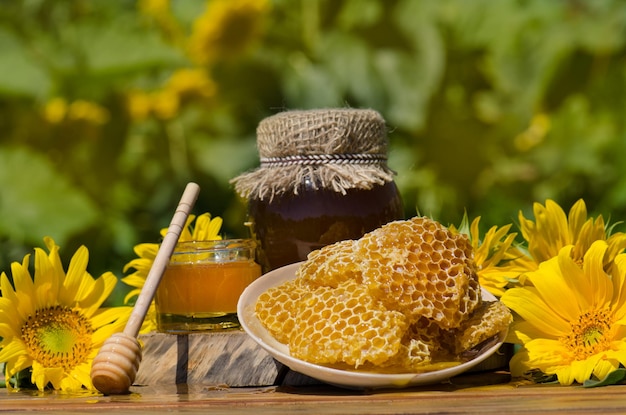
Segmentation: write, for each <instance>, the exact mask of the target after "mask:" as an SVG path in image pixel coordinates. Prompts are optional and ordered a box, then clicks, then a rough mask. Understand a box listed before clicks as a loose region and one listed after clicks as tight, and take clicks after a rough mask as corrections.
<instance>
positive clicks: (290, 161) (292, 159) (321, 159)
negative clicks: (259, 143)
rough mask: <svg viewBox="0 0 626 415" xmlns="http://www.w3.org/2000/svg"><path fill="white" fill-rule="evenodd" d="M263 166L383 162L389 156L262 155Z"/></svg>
mask: <svg viewBox="0 0 626 415" xmlns="http://www.w3.org/2000/svg"><path fill="white" fill-rule="evenodd" d="M260 161H261V166H262V167H285V166H295V165H298V166H316V165H323V164H381V163H386V162H387V156H385V155H381V154H309V155H301V154H298V155H293V156H283V157H261V158H260Z"/></svg>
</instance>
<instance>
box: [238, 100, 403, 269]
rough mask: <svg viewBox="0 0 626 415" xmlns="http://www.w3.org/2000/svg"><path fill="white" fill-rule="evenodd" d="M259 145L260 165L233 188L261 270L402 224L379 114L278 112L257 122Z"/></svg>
mask: <svg viewBox="0 0 626 415" xmlns="http://www.w3.org/2000/svg"><path fill="white" fill-rule="evenodd" d="M257 145H258V148H259V155H260V159H261V166H260V167H259V168H258V169H256V170H254V171H252V172H248V173H244V174H242V175H240V176H239V177H237V178H235V179H233V183H234V184H235V188H236V190H237V191H238V193H239V194H240V195H241V196H243V197H245V198H247V200H248V216H249V222H250V229H251V232H252V237H253V238H254V239H255V240H256V241H257V262H258V263H259V264H261V267H262V268H263V271H264V272H268V271H271V270H273V269H276V268H279V267H281V266H284V265H287V264H291V263H294V262H298V261H303V260H305V259H306V258H307V255H308V254H309V253H310V252H311V251H313V250H315V249H319V248H321V247H323V246H325V245H329V244H332V243H334V242H337V241H341V240H345V239H358V238H360V237H361V236H363V234H365V233H367V232H369V231H371V230H373V229H376V228H378V227H380V226H382V225H384V224H385V223H388V222H390V221H393V220H399V219H404V212H403V205H402V200H401V197H400V194H399V192H398V189H397V187H396V185H395V183H394V181H393V176H394V172H393V171H392V170H390V169H389V168H388V167H387V146H388V139H387V130H386V125H385V122H384V120H383V118H382V117H381V115H380V114H379V113H378V112H376V111H373V110H359V109H324V110H308V111H287V112H282V113H279V114H276V115H274V116H272V117H269V118H266V119H264V120H262V121H261V123H260V124H259V126H258V128H257Z"/></svg>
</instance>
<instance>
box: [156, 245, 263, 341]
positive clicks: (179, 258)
mask: <svg viewBox="0 0 626 415" xmlns="http://www.w3.org/2000/svg"><path fill="white" fill-rule="evenodd" d="M255 246H256V244H255V242H254V241H252V240H250V239H225V240H213V241H193V242H179V243H178V244H177V245H176V248H175V250H174V253H173V254H172V257H171V259H170V262H169V264H168V266H167V268H166V270H165V273H164V274H163V277H162V279H161V282H160V283H159V287H158V288H157V292H156V297H155V304H156V312H157V329H158V330H159V331H161V332H164V333H177V334H180V333H188V332H196V331H216V330H218V331H219V330H228V329H236V328H239V327H240V325H239V320H238V319H237V302H238V300H239V296H240V295H241V293H242V292H243V290H244V289H245V288H246V287H247V286H248V285H249V284H250V283H252V282H253V281H254V280H256V279H257V278H258V277H259V276H260V275H261V267H260V266H259V264H257V263H256V262H255V261H254V257H255Z"/></svg>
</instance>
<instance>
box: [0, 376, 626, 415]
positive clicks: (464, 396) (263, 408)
mask: <svg viewBox="0 0 626 415" xmlns="http://www.w3.org/2000/svg"><path fill="white" fill-rule="evenodd" d="M102 411H106V414H118V413H119V414H126V413H131V414H152V413H155V412H167V413H185V414H188V413H207V414H225V413H250V414H254V415H264V414H294V413H297V414H466V413H468V414H472V413H474V414H502V415H504V414H539V413H541V414H557V413H558V414H583V413H584V414H601V413H602V414H606V413H626V385H619V386H607V387H599V388H582V387H580V386H568V387H562V386H557V385H536V384H527V383H520V382H511V381H510V378H509V376H508V373H506V372H494V373H479V374H471V375H462V376H458V377H456V378H453V379H451V380H450V381H448V382H445V383H442V384H438V385H432V386H427V387H425V386H421V387H415V388H409V389H399V390H376V391H374V390H370V391H367V390H362V391H354V390H347V389H342V388H338V387H333V386H326V385H310V386H299V387H293V386H262V387H243V388H232V387H230V388H229V387H223V386H220V385H213V386H211V385H209V386H207V385H203V386H200V385H192V386H191V385H186V384H180V385H169V386H168V385H162V386H158V387H156V386H133V387H132V389H131V393H130V394H128V395H118V396H102V395H93V394H92V395H88V394H83V395H62V394H54V393H46V394H38V393H32V392H31V393H26V392H13V393H11V392H8V391H0V412H44V413H48V414H61V413H63V414H68V413H69V414H71V413H97V412H102Z"/></svg>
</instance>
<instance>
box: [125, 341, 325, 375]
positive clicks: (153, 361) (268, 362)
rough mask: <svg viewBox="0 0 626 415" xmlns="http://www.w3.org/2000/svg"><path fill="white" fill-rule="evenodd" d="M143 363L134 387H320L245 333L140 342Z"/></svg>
mask: <svg viewBox="0 0 626 415" xmlns="http://www.w3.org/2000/svg"><path fill="white" fill-rule="evenodd" d="M139 341H140V342H141V343H142V350H143V358H142V362H141V365H140V366H139V372H138V373H137V377H136V379H135V385H168V384H200V385H225V386H230V387H250V386H273V385H284V384H287V385H305V384H316V383H317V384H319V381H315V380H312V379H311V378H309V377H307V376H304V375H301V374H299V373H295V372H291V371H290V370H289V368H287V367H286V366H284V365H282V364H281V363H279V362H277V361H276V360H274V358H273V357H272V356H270V355H269V354H268V353H267V352H266V351H265V350H263V349H262V348H261V347H260V346H259V345H257V344H256V343H255V342H254V341H253V340H252V339H251V338H250V337H249V336H248V335H247V334H246V333H245V332H243V331H225V332H214V333H194V334H185V335H172V334H164V333H157V332H153V333H149V334H145V335H140V336H139Z"/></svg>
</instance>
